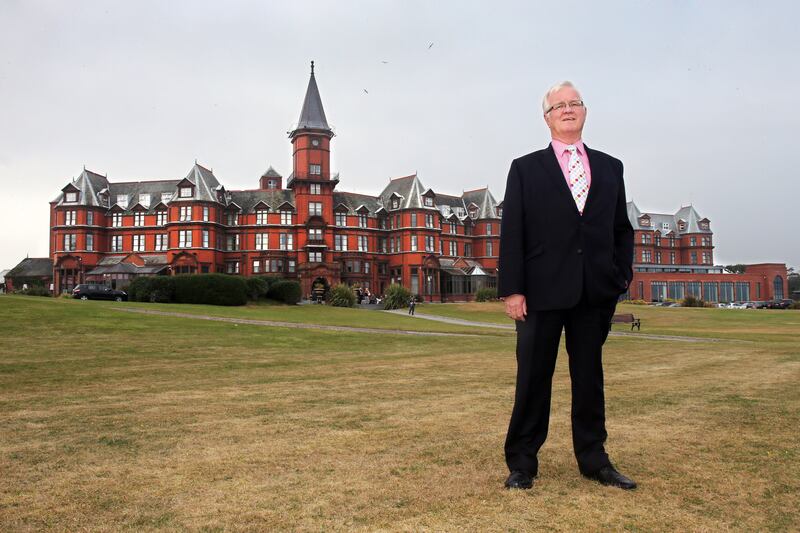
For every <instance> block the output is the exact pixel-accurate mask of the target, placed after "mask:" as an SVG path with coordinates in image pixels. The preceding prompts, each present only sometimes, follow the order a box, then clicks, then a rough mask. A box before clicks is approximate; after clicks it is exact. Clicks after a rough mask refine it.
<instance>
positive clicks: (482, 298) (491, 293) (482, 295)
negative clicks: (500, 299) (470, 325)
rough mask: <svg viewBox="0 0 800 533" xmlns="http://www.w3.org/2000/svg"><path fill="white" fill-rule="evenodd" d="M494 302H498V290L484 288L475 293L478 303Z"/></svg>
mask: <svg viewBox="0 0 800 533" xmlns="http://www.w3.org/2000/svg"><path fill="white" fill-rule="evenodd" d="M492 300H497V289H494V288H491V287H483V288H481V289H478V291H477V292H476V293H475V301H476V302H489V301H492Z"/></svg>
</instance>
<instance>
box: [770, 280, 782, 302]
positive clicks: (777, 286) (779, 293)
mask: <svg viewBox="0 0 800 533" xmlns="http://www.w3.org/2000/svg"><path fill="white" fill-rule="evenodd" d="M772 283H773V286H774V287H775V299H776V300H783V278H782V277H780V276H775V281H773V282H772Z"/></svg>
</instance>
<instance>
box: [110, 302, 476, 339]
mask: <svg viewBox="0 0 800 533" xmlns="http://www.w3.org/2000/svg"><path fill="white" fill-rule="evenodd" d="M108 308H109V309H113V310H115V311H125V312H126V313H139V314H142V315H156V316H171V317H177V318H194V319H197V320H212V321H214V322H230V323H232V324H249V325H254V326H272V327H280V328H296V329H318V330H325V331H345V332H354V333H382V334H390V335H415V336H418V337H481V336H482V335H480V334H477V333H446V332H440V331H412V330H404V329H381V328H359V327H354V326H327V325H321V324H306V323H303V322H280V321H277V320H252V319H248V318H231V317H224V316H211V315H194V314H191V313H176V312H172V311H156V310H154V309H133V308H130V307H115V306H109V307H108Z"/></svg>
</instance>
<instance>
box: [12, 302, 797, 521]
mask: <svg viewBox="0 0 800 533" xmlns="http://www.w3.org/2000/svg"><path fill="white" fill-rule="evenodd" d="M136 305H137V306H141V307H142V308H150V309H156V310H164V309H169V307H165V306H162V305H158V304H136ZM471 305H472V304H471ZM475 305H483V304H475ZM112 306H113V304H106V303H96V302H74V301H70V300H48V299H44V298H32V297H30V298H24V297H0V320H2V323H3V324H4V326H5V327H4V333H3V335H2V336H0V391H2V394H0V524H2V528H0V529H4V530H12V531H16V530H54V531H64V530H120V529H132V530H169V531H171V530H199V531H252V530H258V531H263V530H313V531H321V530H325V531H327V530H346V531H352V530H363V531H373V530H433V531H456V530H458V531H461V530H472V531H514V530H516V531H528V530H537V529H539V530H562V531H585V530H627V531H697V530H713V531H719V530H723V531H725V530H727V531H731V530H734V531H742V530H744V531H763V530H775V531H786V530H797V529H798V528H800V516H798V511H797V508H796V507H797V506H796V501H795V500H796V495H797V493H798V491H799V490H800V482H799V481H798V480H800V466H798V465H800V445H798V442H797V430H796V428H797V427H798V425H800V388H798V386H797V384H798V382H799V381H800V346H799V345H798V343H797V340H796V339H797V334H798V332H800V331H799V330H798V326H797V325H796V323H795V322H800V321H798V320H797V319H795V318H793V317H796V316H798V315H797V314H793V312H783V314H779V313H781V312H779V311H774V312H766V313H765V314H762V312H761V311H758V312H755V311H754V312H747V311H735V310H731V311H728V310H715V309H709V310H703V309H699V310H688V309H687V310H682V309H677V310H676V309H664V308H641V309H640V308H638V307H636V308H634V313H636V314H637V315H638V314H639V311H641V312H642V316H643V317H644V320H645V321H644V324H645V331H651V330H649V329H648V328H649V327H651V328H653V329H654V330H659V331H661V332H667V331H670V332H673V333H675V334H679V335H693V336H700V335H702V334H705V333H706V332H705V331H703V329H702V328H704V327H706V328H709V329H711V330H712V331H713V332H714V334H713V335H711V336H714V337H717V338H723V339H731V341H728V340H723V341H720V342H703V341H702V340H701V341H700V342H696V343H679V342H671V341H665V340H651V339H645V338H639V339H637V338H631V337H612V338H610V339H609V341H608V343H607V344H606V347H605V350H604V367H605V381H606V401H607V419H608V430H609V440H608V443H607V447H608V450H609V453H610V454H611V456H612V459H613V460H614V461H615V462H616V463H617V465H618V466H619V467H620V469H621V470H623V471H624V472H625V473H627V474H629V475H631V476H632V477H634V478H635V479H637V481H639V483H640V488H639V489H637V491H636V492H635V493H633V494H630V493H626V492H623V491H619V490H615V489H608V488H603V487H600V486H598V485H596V484H594V483H591V482H589V481H586V480H584V479H582V478H581V477H580V476H579V475H578V473H577V469H576V466H575V462H574V457H573V455H572V450H571V436H570V430H569V425H570V421H569V419H570V414H569V412H570V394H569V378H568V372H567V368H566V356H565V354H563V353H562V354H561V356H560V357H559V362H558V366H557V369H556V375H555V377H554V386H553V389H554V392H553V406H552V417H551V425H550V434H549V438H548V441H547V443H546V444H545V446H544V448H543V449H542V452H541V454H540V477H539V479H538V480H537V482H536V485H535V486H534V489H533V490H532V491H528V492H507V491H504V490H502V488H501V487H502V482H503V479H504V477H505V475H506V469H505V465H504V462H503V456H502V445H503V438H504V435H505V430H506V428H507V424H508V417H509V414H510V410H511V403H512V400H513V389H514V373H515V361H514V354H513V350H514V337H513V335H508V334H506V335H500V336H498V335H479V336H475V337H425V338H419V337H409V336H403V335H397V334H392V333H390V332H387V333H385V334H372V333H366V334H365V333H353V332H346V331H344V332H337V331H318V330H313V329H302V330H301V329H292V328H283V327H264V326H255V325H244V324H241V325H238V326H234V325H233V324H230V323H221V322H211V321H202V320H193V319H185V318H177V317H163V316H148V315H140V314H132V313H122V312H116V311H114V312H112V311H111V310H109V307H112ZM262 307H263V308H262ZM434 307H435V306H428V305H425V306H421V307H420V312H422V310H423V309H425V310H426V312H427V309H428V308H431V309H432V308H434ZM441 307H442V308H443V307H444V306H441ZM452 308H453V309H455V310H456V311H458V307H457V306H453V307H452ZM175 309H177V310H179V311H180V312H197V313H201V314H216V313H223V314H224V313H228V312H234V313H242V315H239V316H241V317H246V318H253V317H254V314H255V315H257V316H258V317H262V318H263V319H267V320H287V319H286V317H285V316H284V315H290V316H291V317H293V318H294V319H295V320H296V321H303V320H311V321H313V322H314V323H318V324H319V323H336V324H339V325H365V322H364V321H365V320H374V321H375V322H372V323H371V324H384V325H387V326H393V327H398V326H397V325H396V324H399V323H400V322H397V320H398V319H400V318H404V319H405V320H404V321H403V324H404V327H409V328H427V327H431V326H436V324H435V323H432V322H427V321H424V320H419V319H416V320H415V319H410V318H407V317H395V316H394V315H390V314H386V313H379V312H368V311H358V310H345V311H347V313H339V311H340V310H337V309H331V308H328V307H323V306H319V307H314V308H313V311H312V310H310V309H308V310H306V309H305V308H299V310H298V309H297V308H288V307H275V308H269V307H268V306H259V307H258V308H243V309H233V310H232V309H220V308H206V307H202V308H200V307H194V306H177V307H176V308H175ZM487 309H489V311H488V312H489V313H497V310H492V309H491V304H490V306H489V307H488V308H487ZM467 310H468V311H469V314H470V316H481V313H482V311H474V310H470V309H467ZM675 311H679V312H678V313H675ZM689 311H699V313H697V314H693V313H688V312H689ZM725 311H727V313H724V312H725ZM703 312H707V314H703ZM292 313H294V314H292ZM303 313H314V314H313V315H312V314H306V315H304V314H303ZM359 313H360V314H359ZM370 313H373V314H374V316H376V317H379V318H365V319H362V318H361V317H368V316H372V315H370ZM645 313H646V314H645ZM226 316H227V315H226ZM481 321H485V320H481ZM370 327H375V326H372V325H371V326H370ZM469 330H470V331H473V332H474V331H477V330H475V329H474V328H469ZM493 333H496V332H494V331H493ZM743 335H745V336H754V337H757V338H758V339H759V341H758V342H737V341H736V339H738V338H740V337H741V336H743Z"/></svg>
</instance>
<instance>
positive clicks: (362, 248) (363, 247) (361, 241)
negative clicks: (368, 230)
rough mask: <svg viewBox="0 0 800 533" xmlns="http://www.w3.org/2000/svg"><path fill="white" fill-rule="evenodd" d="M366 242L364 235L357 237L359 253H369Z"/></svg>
mask: <svg viewBox="0 0 800 533" xmlns="http://www.w3.org/2000/svg"><path fill="white" fill-rule="evenodd" d="M368 242H369V241H368V240H367V236H366V235H359V236H358V251H359V252H368V251H369V245H368Z"/></svg>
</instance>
